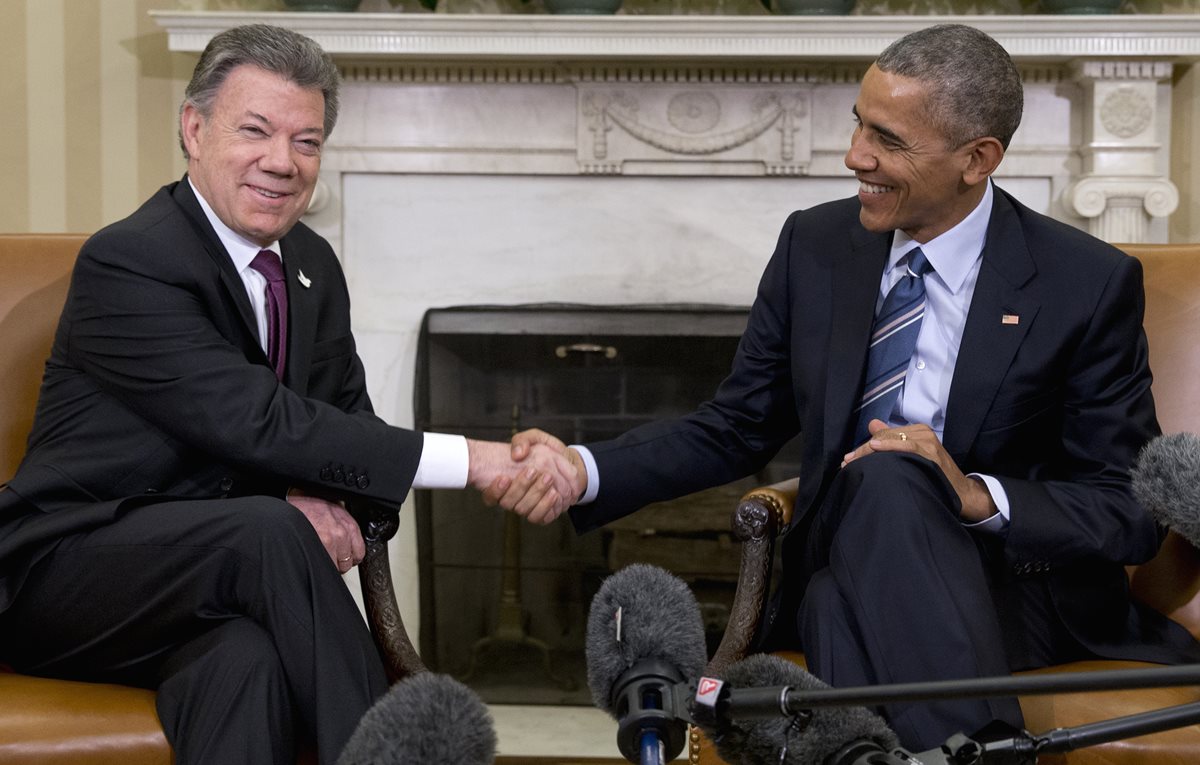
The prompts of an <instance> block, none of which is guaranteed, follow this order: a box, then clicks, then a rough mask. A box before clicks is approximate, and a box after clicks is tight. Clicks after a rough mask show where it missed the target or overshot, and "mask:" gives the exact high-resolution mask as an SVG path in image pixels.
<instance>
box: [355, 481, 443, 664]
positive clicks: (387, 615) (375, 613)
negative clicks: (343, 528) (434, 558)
mask: <svg viewBox="0 0 1200 765" xmlns="http://www.w3.org/2000/svg"><path fill="white" fill-rule="evenodd" d="M352 512H353V513H354V515H355V516H356V517H357V519H358V523H359V527H360V528H361V529H362V533H363V541H365V542H366V545H367V555H366V557H365V558H363V561H362V563H360V564H359V565H358V579H359V584H360V585H361V586H362V593H363V605H364V606H365V607H366V612H367V623H368V625H370V628H371V635H372V636H373V637H374V638H375V646H376V647H377V648H378V649H379V655H380V656H381V657H382V658H383V663H384V667H385V668H386V669H387V673H388V679H389V680H390V681H391V682H393V683H397V682H399V681H401V680H403V679H404V678H406V677H408V676H410V675H413V674H416V673H417V672H424V671H426V667H425V664H424V662H422V661H421V657H420V655H419V654H418V653H417V650H416V649H415V648H414V647H413V644H412V641H411V640H409V638H408V632H407V630H405V629H404V620H403V619H402V618H401V617H400V606H399V605H398V604H397V603H396V590H395V585H394V584H393V583H392V567H391V564H390V562H389V560H388V540H390V539H391V538H392V537H394V536H395V535H396V531H397V529H398V528H399V526H400V514H399V511H397V510H395V509H393V508H389V507H384V506H382V505H376V504H366V505H364V504H356V505H355V506H354V507H353V510H352Z"/></svg>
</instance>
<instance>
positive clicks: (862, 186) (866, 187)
mask: <svg viewBox="0 0 1200 765" xmlns="http://www.w3.org/2000/svg"><path fill="white" fill-rule="evenodd" d="M893 189H894V187H893V186H881V185H880V184H878V183H868V182H867V181H863V180H860V181H859V182H858V192H859V193H860V194H886V193H887V192H889V191H892V190H893Z"/></svg>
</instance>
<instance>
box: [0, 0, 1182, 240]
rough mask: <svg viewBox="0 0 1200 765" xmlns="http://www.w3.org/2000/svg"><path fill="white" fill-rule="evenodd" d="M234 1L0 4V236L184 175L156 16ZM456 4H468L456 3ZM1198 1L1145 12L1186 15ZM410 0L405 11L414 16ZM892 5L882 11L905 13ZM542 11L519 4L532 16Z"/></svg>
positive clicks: (1178, 148)
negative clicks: (158, 12)
mask: <svg viewBox="0 0 1200 765" xmlns="http://www.w3.org/2000/svg"><path fill="white" fill-rule="evenodd" d="M489 1H490V2H507V1H508V0H489ZM713 1H714V2H715V4H716V5H719V6H720V10H722V11H724V12H733V13H750V12H761V7H759V6H758V4H757V3H756V2H754V3H750V2H749V1H748V0H719V2H718V1H717V0H713ZM862 1H863V4H864V5H869V4H871V3H873V2H874V3H878V2H879V1H880V0H862ZM948 1H949V0H948ZM972 1H973V0H958V2H972ZM235 2H240V3H243V4H248V5H251V6H255V7H261V6H267V5H270V4H273V3H274V2H275V0H0V72H3V75H2V78H0V96H2V100H0V103H2V104H3V105H4V108H2V109H0V189H3V190H4V194H3V198H4V203H3V204H0V231H5V232H22V231H40V232H56V231H84V232H86V231H94V230H96V229H97V228H99V227H100V226H102V225H104V224H105V223H108V222H111V221H113V220H116V219H117V218H120V217H122V216H123V215H126V214H128V213H129V212H130V211H132V210H133V209H134V208H135V207H136V206H137V205H138V204H139V203H140V202H141V201H142V200H143V199H145V198H146V197H148V196H150V194H152V193H153V192H154V191H155V190H156V189H157V188H158V187H159V186H161V185H162V184H164V183H166V182H168V181H170V180H173V179H175V178H177V177H179V176H180V175H181V174H182V173H183V169H184V164H183V159H182V157H181V156H180V153H179V148H178V146H177V144H176V135H175V130H176V128H175V113H176V109H177V108H178V104H179V99H180V98H181V96H182V93H183V87H184V85H185V84H186V82H187V78H188V76H189V75H190V73H191V69H192V67H193V66H194V65H195V56H194V55H190V54H179V53H170V52H169V51H168V50H167V37H166V33H165V32H163V31H162V30H160V29H159V27H158V26H157V25H156V24H155V23H154V21H153V20H152V19H151V18H150V16H149V14H148V11H150V10H152V9H172V8H204V7H212V8H227V7H230V6H232V5H234V4H235ZM413 2H415V0H413ZM455 2H457V3H458V5H459V6H462V7H458V8H452V7H450V6H452V5H453V4H454V3H455ZM513 2H514V3H515V0H513ZM663 2H666V0H662V1H661V2H660V1H659V0H630V3H629V5H630V8H629V10H630V11H632V12H647V11H650V12H663V11H668V12H670V11H672V10H676V9H675V8H674V7H673V6H672V7H671V8H666V7H662V3H663ZM1012 2H1013V3H1015V4H1016V5H1017V6H1020V5H1021V3H1023V2H1027V0H1012ZM372 3H374V5H373V6H372ZM655 3H658V4H657V5H655ZM1197 3H1200V0H1182V2H1158V1H1157V0H1140V1H1139V2H1138V4H1137V5H1138V7H1139V9H1140V10H1143V11H1156V10H1161V11H1164V12H1174V13H1181V12H1182V13H1188V12H1196V10H1197V7H1196V5H1197ZM408 4H409V0H402V1H401V2H399V3H397V8H399V9H403V10H405V11H414V10H415V8H408ZM479 4H480V0H447V2H445V3H443V4H442V5H441V7H440V8H439V11H440V12H445V11H448V10H458V11H467V12H471V11H478V10H481V8H479V7H476V6H478V5H479ZM484 4H485V5H486V3H484ZM885 4H886V5H887V8H884V9H879V10H887V9H891V8H894V7H896V6H897V5H903V3H899V4H898V3H896V2H895V0H890V1H888V2H886V3H885ZM534 5H536V4H534V3H530V4H529V5H522V4H519V3H516V6H518V7H520V9H521V11H524V12H528V11H530V10H536V9H535V8H533V7H532V6H534ZM643 6H644V7H643ZM364 8H365V9H370V10H376V11H378V10H384V9H387V8H391V0H364ZM482 10H497V9H495V8H491V7H490V6H489V7H487V8H483V9H482ZM504 10H508V9H504ZM713 10H717V8H716V7H714V8H713ZM872 11H874V9H872ZM1175 80H1176V84H1175V99H1176V100H1175V105H1174V108H1173V110H1172V114H1173V123H1172V144H1173V156H1172V158H1171V166H1172V180H1173V181H1174V182H1175V183H1176V185H1177V186H1178V187H1179V190H1180V193H1181V202H1180V208H1179V210H1178V211H1177V212H1176V213H1175V214H1174V215H1173V216H1172V219H1171V221H1170V236H1171V240H1172V241H1200V210H1196V209H1194V208H1195V203H1194V202H1193V201H1192V200H1194V199H1198V198H1200V119H1197V114H1196V112H1197V109H1198V108H1200V74H1198V73H1197V72H1196V67H1195V66H1180V68H1179V71H1178V72H1177V73H1176V78H1175Z"/></svg>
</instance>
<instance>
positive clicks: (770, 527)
mask: <svg viewBox="0 0 1200 765" xmlns="http://www.w3.org/2000/svg"><path fill="white" fill-rule="evenodd" d="M798 485H799V481H798V480H797V479H792V480H790V481H784V482H782V483H778V484H774V485H772V486H762V487H759V488H756V489H753V490H751V491H750V492H748V493H747V494H746V495H745V496H743V497H742V499H741V501H740V502H738V505H737V508H735V509H734V511H733V518H732V529H733V535H734V537H736V538H737V539H738V541H740V542H741V543H742V557H741V563H740V565H739V569H738V580H737V589H736V590H735V591H734V596H733V606H732V608H731V609H730V614H729V624H728V625H727V626H726V627H725V634H724V635H723V636H722V638H721V644H720V645H719V646H718V647H717V651H716V653H714V654H713V658H712V660H711V661H709V663H708V669H707V673H708V674H710V675H718V676H719V675H721V674H723V673H724V671H725V669H726V668H727V667H728V666H729V665H730V664H732V663H733V662H735V661H737V660H738V659H741V658H742V657H744V656H745V655H746V653H747V651H748V650H749V648H750V645H751V644H752V642H753V641H754V638H755V636H756V635H757V634H758V631H759V629H760V628H761V626H762V621H763V615H764V613H765V611H766V605H767V598H768V596H769V595H770V591H771V569H772V566H773V561H774V553H775V538H776V537H777V536H779V534H780V532H781V531H783V529H786V528H787V527H788V524H789V523H790V522H791V519H792V511H793V507H794V505H795V502H796V490H797V486H798Z"/></svg>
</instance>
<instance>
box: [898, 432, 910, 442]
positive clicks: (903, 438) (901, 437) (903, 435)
mask: <svg viewBox="0 0 1200 765" xmlns="http://www.w3.org/2000/svg"><path fill="white" fill-rule="evenodd" d="M900 440H901V441H907V440H908V434H907V433H905V432H904V431H903V430H902V431H900Z"/></svg>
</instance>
